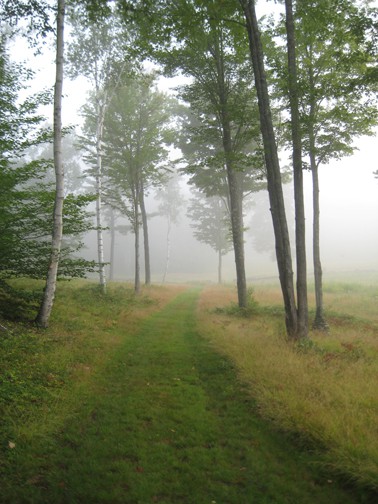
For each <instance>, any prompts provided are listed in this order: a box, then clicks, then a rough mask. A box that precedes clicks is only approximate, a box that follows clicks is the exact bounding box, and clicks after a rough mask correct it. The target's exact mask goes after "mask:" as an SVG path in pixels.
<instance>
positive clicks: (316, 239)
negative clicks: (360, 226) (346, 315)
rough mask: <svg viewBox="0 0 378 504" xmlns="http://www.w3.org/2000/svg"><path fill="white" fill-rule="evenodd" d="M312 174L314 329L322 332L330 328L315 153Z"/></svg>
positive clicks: (311, 156)
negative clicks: (325, 312)
mask: <svg viewBox="0 0 378 504" xmlns="http://www.w3.org/2000/svg"><path fill="white" fill-rule="evenodd" d="M310 165H311V173H312V201H313V212H314V215H313V238H312V240H313V243H312V248H313V260H314V280H315V300H316V313H315V319H314V322H313V325H312V327H313V328H314V329H317V330H320V331H328V329H329V326H328V323H327V321H326V319H325V318H324V307H323V272H322V264H321V260H320V205H319V172H318V165H317V163H316V162H315V156H314V154H313V151H312V152H310Z"/></svg>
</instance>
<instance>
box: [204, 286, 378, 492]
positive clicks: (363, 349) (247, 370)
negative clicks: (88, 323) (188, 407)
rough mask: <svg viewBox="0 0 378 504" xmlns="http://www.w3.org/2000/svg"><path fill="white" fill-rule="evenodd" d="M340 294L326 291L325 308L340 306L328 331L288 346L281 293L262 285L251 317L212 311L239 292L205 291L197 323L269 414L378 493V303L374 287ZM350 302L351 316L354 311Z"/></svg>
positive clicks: (334, 467) (322, 459) (332, 466)
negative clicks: (278, 314)
mask: <svg viewBox="0 0 378 504" xmlns="http://www.w3.org/2000/svg"><path fill="white" fill-rule="evenodd" d="M340 293H341V289H340V288H335V289H333V292H332V294H331V293H326V295H325V302H326V305H328V304H329V303H333V304H334V307H335V311H334V312H333V313H332V316H328V321H329V323H330V332H329V333H327V334H325V333H323V332H317V331H311V332H310V340H309V341H305V342H300V343H299V344H293V343H291V344H288V341H287V338H286V333H285V329H284V322H283V314H282V313H281V315H280V316H277V313H278V312H279V311H280V310H281V307H280V305H278V304H277V303H278V302H279V298H280V296H279V291H278V290H277V289H271V288H267V287H266V286H263V287H262V288H261V289H260V288H258V289H257V288H256V299H257V301H258V303H259V308H258V310H257V311H256V312H255V313H254V314H253V315H252V316H251V317H250V318H249V319H248V320H242V319H241V318H240V317H235V316H231V315H230V313H227V309H225V310H221V311H219V310H218V311H216V310H214V307H218V306H226V307H227V306H229V304H230V301H231V299H232V297H235V294H234V292H233V293H232V296H231V295H230V294H231V291H230V290H229V289H223V290H222V289H211V288H208V289H206V290H205V291H204V293H203V295H202V296H201V303H200V313H199V327H200V330H201V332H202V333H203V334H204V335H206V337H207V338H208V339H209V340H210V341H211V342H212V344H213V345H214V348H215V349H217V350H218V351H220V352H222V353H223V354H224V355H227V356H228V357H229V358H230V359H232V360H233V362H235V365H236V367H237V369H238V372H239V374H240V376H241V377H242V379H243V380H244V381H245V382H246V383H248V384H249V386H250V389H251V392H252V394H253V396H254V397H255V399H256V401H257V403H258V404H259V408H260V411H261V413H262V415H263V416H264V417H266V418H269V419H271V420H272V421H273V422H274V423H275V424H276V425H277V427H278V428H281V429H284V430H285V431H287V432H291V433H292V434H293V435H295V436H299V437H300V438H301V439H305V440H306V441H307V442H310V443H311V444H312V446H313V447H316V449H317V458H318V463H319V465H322V466H323V467H324V468H326V469H328V470H330V471H331V472H332V473H335V472H337V473H339V474H341V475H343V477H345V478H347V479H349V480H352V481H355V482H359V483H361V484H363V485H365V486H368V487H370V488H372V489H374V490H373V491H375V492H376V491H377V489H378V437H377V421H378V395H377V390H378V381H377V376H378V338H377V336H378V326H377V323H376V301H375V299H373V298H372V297H371V296H370V295H369V289H368V292H367V293H366V292H365V291H364V290H361V289H359V288H357V287H356V288H355V289H351V290H350V292H349V294H348V296H347V297H346V298H345V297H341V296H340ZM361 297H364V302H362V301H361ZM362 304H363V309H364V310H363V312H361V311H360V310H359V306H360V305H362ZM275 306H277V308H279V309H277V312H275V310H274V309H272V307H275ZM267 307H268V308H267ZM350 307H353V308H354V312H353V314H348V312H350V311H351V310H350ZM362 313H363V316H362ZM370 313H371V314H372V316H371V317H369V316H368V314H370ZM376 499H377V497H376V496H375V500H376ZM375 500H374V499H373V500H372V501H373V502H375Z"/></svg>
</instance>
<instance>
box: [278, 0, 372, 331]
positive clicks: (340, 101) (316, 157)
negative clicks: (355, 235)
mask: <svg viewBox="0 0 378 504" xmlns="http://www.w3.org/2000/svg"><path fill="white" fill-rule="evenodd" d="M295 18H296V40H297V62H298V75H297V79H296V81H297V83H298V90H299V95H298V105H299V115H300V117H299V120H300V123H301V130H302V138H303V142H302V150H303V154H304V155H305V156H306V163H305V164H304V166H305V167H307V168H309V169H310V170H311V173H312V180H313V262H314V278H315V297H316V314H315V319H314V323H313V327H314V328H316V329H323V330H325V329H327V328H328V324H327V322H326V320H325V318H324V309H323V289H322V267H321V260H320V205H319V175H318V173H319V167H320V166H321V165H323V164H326V163H328V162H329V161H330V160H331V159H340V158H341V157H343V156H345V155H350V154H352V153H353V152H354V150H355V147H354V145H353V140H354V138H355V137H357V136H360V135H365V134H371V133H372V128H373V126H374V125H376V124H377V109H376V104H375V103H372V101H371V85H370V86H369V85H367V83H366V79H365V78H364V76H365V75H367V74H368V73H369V71H370V65H371V63H373V62H374V61H375V57H374V56H373V54H372V47H370V46H371V45H372V43H373V42H372V41H373V37H372V36H371V35H372V34H371V33H370V29H371V23H372V21H371V20H372V19H373V16H372V12H371V11H370V10H369V9H368V10H366V9H365V8H358V7H357V6H356V5H355V3H354V2H349V1H344V2H334V1H330V0H326V1H320V2H316V3H313V2H306V1H303V2H298V3H297V7H296V12H295ZM369 26H370V29H369ZM281 32H282V30H280V29H279V30H278V34H280V33H281ZM325 41H327V42H326V43H325ZM369 48H370V49H369ZM373 53H374V51H373ZM276 55H277V59H276V60H275V61H273V62H272V63H273V67H274V68H275V70H276V72H277V74H278V87H279V91H280V92H281V96H284V97H285V96H287V95H288V93H287V91H288V89H287V71H286V65H284V64H283V58H282V55H280V53H279V51H276ZM280 56H281V57H280ZM369 87H370V89H369ZM283 106H284V107H287V106H288V105H287V102H286V100H284V104H283Z"/></svg>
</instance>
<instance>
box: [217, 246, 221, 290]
mask: <svg viewBox="0 0 378 504" xmlns="http://www.w3.org/2000/svg"><path fill="white" fill-rule="evenodd" d="M221 283H222V250H221V249H219V250H218V284H219V285H221Z"/></svg>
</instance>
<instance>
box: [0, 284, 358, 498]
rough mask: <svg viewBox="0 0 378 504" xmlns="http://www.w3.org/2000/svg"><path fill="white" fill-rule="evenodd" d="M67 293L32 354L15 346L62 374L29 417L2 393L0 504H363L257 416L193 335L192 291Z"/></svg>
mask: <svg viewBox="0 0 378 504" xmlns="http://www.w3.org/2000/svg"><path fill="white" fill-rule="evenodd" d="M67 289H68V290H67V291H66V292H61V296H60V297H59V302H58V303H61V304H58V306H57V313H56V314H55V316H54V321H53V323H52V327H51V328H50V329H49V332H48V333H47V336H46V335H45V336H44V338H41V343H40V347H39V346H38V341H39V340H38V336H39V334H38V335H32V336H31V338H30V347H28V348H26V347H25V348H24V350H25V356H24V357H25V361H26V362H28V361H29V360H30V361H33V359H34V360H35V362H36V369H38V366H39V365H40V366H41V369H43V370H44V372H43V373H46V372H47V371H49V373H50V374H52V375H53V376H54V377H55V376H58V377H59V376H60V375H59V372H57V373H56V374H55V373H54V371H55V367H54V366H56V367H57V371H58V370H59V369H61V367H60V366H61V365H60V364H58V362H59V358H60V357H62V358H63V361H64V362H65V366H66V367H65V369H66V372H67V375H66V377H65V379H61V378H59V380H58V379H57V381H55V382H54V387H53V388H54V393H53V394H50V396H49V395H48V396H47V397H45V398H44V399H41V401H40V402H38V403H37V404H36V406H35V407H34V408H32V409H31V410H30V409H27V408H26V406H25V404H24V403H23V402H22V401H21V402H17V399H16V398H15V399H14V405H15V406H17V408H16V409H15V411H13V413H12V411H11V410H9V409H8V410H7V411H6V416H5V419H6V422H7V428H5V429H4V430H2V431H1V434H2V456H1V459H0V478H1V481H0V483H1V484H0V501H1V502H4V503H10V504H17V503H24V502H30V503H54V504H59V503H70V504H71V503H78V504H79V503H80V504H81V503H87V502H88V503H126V504H128V503H130V504H134V503H141V504H147V503H150V502H152V503H153V502H161V503H165V504H168V503H172V504H173V503H174V504H176V503H185V504H190V503H193V504H201V503H204V504H205V503H227V504H232V503H235V504H242V503H246V504H250V503H257V504H265V503H266V504H274V503H277V504H286V503H293V504H298V503H300V504H306V503H308V504H312V503H314V504H315V503H316V504H322V503H330V502H331V503H332V504H338V503H340V504H348V503H357V502H360V503H362V502H367V501H366V500H364V498H363V496H362V494H361V495H360V494H359V493H356V492H352V491H350V490H349V491H347V490H343V489H341V488H339V486H338V484H337V483H335V479H334V478H333V477H331V476H330V475H329V474H325V473H322V472H320V471H319V470H318V469H317V467H316V466H315V465H314V462H315V461H316V458H314V457H313V455H312V454H311V453H310V452H309V451H306V450H305V449H299V448H298V447H296V446H295V443H293V440H292V439H291V440H290V439H288V438H287V437H285V435H283V434H282V433H280V432H278V431H277V430H276V429H275V428H273V426H272V424H270V423H269V422H268V423H267V422H266V421H264V420H262V419H261V418H260V415H259V410H258V408H257V406H256V403H255V402H254V400H253V399H252V394H251V390H249V389H247V387H246V386H245V385H243V383H241V382H240V381H239V379H238V377H237V370H236V369H235V367H234V365H233V364H232V363H231V361H230V360H229V358H227V357H224V356H222V355H220V354H218V353H217V352H215V351H214V349H213V347H212V345H210V343H209V342H208V341H207V340H205V339H203V338H202V337H201V335H200V333H199V332H198V328H197V324H196V317H195V310H196V304H197V298H198V290H195V289H193V290H190V291H187V292H184V293H182V294H180V295H178V296H177V297H176V298H175V299H174V300H173V301H171V302H170V303H169V304H164V303H165V302H166V300H165V301H164V303H163V302H161V301H160V304H157V303H158V301H157V298H160V297H161V296H163V295H164V292H165V291H163V290H162V291H161V292H159V293H158V294H157V296H156V295H155V301H154V302H151V300H150V299H151V298H147V297H145V298H144V300H141V301H140V300H138V299H135V298H133V297H132V296H129V294H128V293H127V291H125V290H124V289H122V288H120V287H119V288H115V289H114V290H113V292H112V294H111V295H110V297H109V299H107V300H105V299H103V298H102V297H101V296H100V297H99V295H98V293H96V291H93V290H91V289H92V287H87V286H86V285H84V286H83V287H81V288H78V287H76V288H73V287H69V288H67ZM83 299H86V304H85V305H84V304H83V305H81V306H80V310H78V309H77V307H78V302H79V300H80V301H82V300H83ZM126 301H127V302H126ZM162 304H163V306H162ZM75 306H76V311H75ZM63 307H65V309H66V313H67V315H63V311H62V308H63ZM124 310H125V311H124ZM148 310H150V311H148ZM138 312H141V313H142V314H143V316H142V317H140V318H138V316H137V315H138ZM75 314H76V318H75ZM67 320H68V322H69V327H70V324H73V329H72V331H73V333H72V334H70V331H71V330H70V329H67V327H66V324H67ZM88 333H90V336H89V335H88ZM20 337H21V339H24V340H25V341H28V337H27V335H23V336H20ZM59 338H60V339H59ZM76 338H77V340H78V341H76ZM83 343H85V345H83ZM44 345H47V346H44ZM49 345H50V347H49ZM8 350H9V349H8ZM69 350H71V353H72V354H71V357H70V356H69V353H70V352H69ZM40 352H43V353H44V354H45V358H44V359H42V363H40V364H37V362H38V355H39V353H40ZM15 354H16V355H19V356H20V353H19V352H18V350H17V349H16V350H15ZM45 366H47V367H46V368H45ZM48 366H50V368H48ZM86 368H88V373H86V372H85V369H86ZM25 372H26V370H25V369H24V370H23V371H20V376H21V375H22V374H23V373H25ZM43 373H42V375H41V383H42V384H43V386H44V390H45V391H46V390H48V387H49V385H48V383H46V381H45V380H46V379H47V381H48V375H47V374H43ZM20 376H19V377H18V380H21V378H20ZM50 379H51V378H50ZM38 380H39V378H38V377H35V376H34V375H33V377H32V378H31V381H32V382H33V383H35V385H36V387H37V383H39V381H38ZM37 389H38V387H37ZM252 392H253V390H252ZM16 395H17V393H16ZM9 442H11V443H13V444H12V445H10V444H9Z"/></svg>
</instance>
